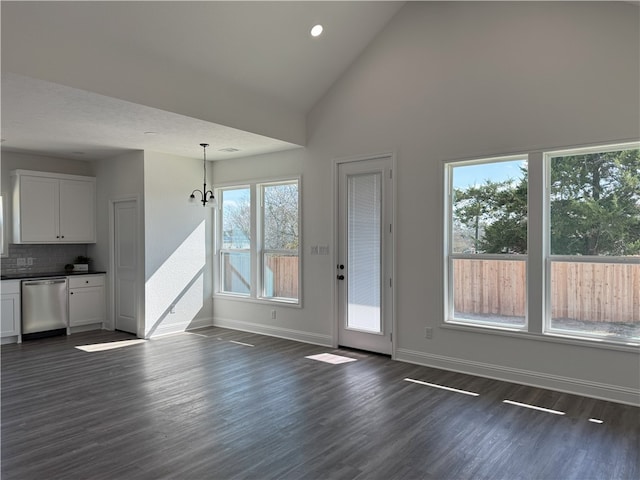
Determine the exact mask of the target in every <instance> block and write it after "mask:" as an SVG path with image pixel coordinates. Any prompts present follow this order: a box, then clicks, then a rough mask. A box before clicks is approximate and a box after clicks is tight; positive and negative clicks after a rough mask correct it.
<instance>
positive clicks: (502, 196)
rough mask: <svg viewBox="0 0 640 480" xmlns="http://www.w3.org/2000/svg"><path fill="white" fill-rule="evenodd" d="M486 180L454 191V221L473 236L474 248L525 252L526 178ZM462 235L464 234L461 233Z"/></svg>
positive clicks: (485, 250) (480, 250)
mask: <svg viewBox="0 0 640 480" xmlns="http://www.w3.org/2000/svg"><path fill="white" fill-rule="evenodd" d="M523 172H524V174H525V175H524V178H523V179H521V180H520V181H518V182H515V181H514V180H506V181H502V182H494V181H492V180H485V182H484V183H483V184H481V185H473V186H470V187H468V188H466V189H464V190H462V189H455V191H454V208H453V214H454V222H455V223H456V224H457V225H460V226H462V227H464V228H466V230H467V232H469V233H466V235H467V236H471V237H472V245H473V251H474V252H476V253H478V252H483V253H527V180H526V170H523ZM463 235H465V234H464V233H463Z"/></svg>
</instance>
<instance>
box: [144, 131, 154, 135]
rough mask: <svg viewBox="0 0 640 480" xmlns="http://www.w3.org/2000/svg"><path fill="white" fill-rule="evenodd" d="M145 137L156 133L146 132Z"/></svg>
mask: <svg viewBox="0 0 640 480" xmlns="http://www.w3.org/2000/svg"><path fill="white" fill-rule="evenodd" d="M144 134H145V135H155V134H156V132H144Z"/></svg>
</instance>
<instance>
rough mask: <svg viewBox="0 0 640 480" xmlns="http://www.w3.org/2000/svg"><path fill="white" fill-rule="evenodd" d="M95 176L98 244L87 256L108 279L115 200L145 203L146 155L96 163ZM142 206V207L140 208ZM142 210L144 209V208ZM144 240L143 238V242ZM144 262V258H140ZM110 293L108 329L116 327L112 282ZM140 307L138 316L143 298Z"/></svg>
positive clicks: (139, 152) (90, 248) (109, 275)
mask: <svg viewBox="0 0 640 480" xmlns="http://www.w3.org/2000/svg"><path fill="white" fill-rule="evenodd" d="M94 170H95V176H96V223H97V232H96V233H97V242H96V243H95V244H93V245H90V246H89V249H88V255H89V257H91V258H92V259H93V266H92V267H93V268H94V269H95V270H104V271H106V272H107V275H108V278H109V279H111V278H112V277H111V275H112V272H111V263H110V262H111V260H110V248H111V245H110V235H111V232H110V230H109V228H110V227H109V221H110V220H109V218H110V215H111V211H110V210H111V208H112V206H111V205H112V204H111V203H110V202H112V201H113V200H119V199H123V198H137V199H138V201H139V202H141V204H142V203H144V198H143V194H144V179H143V177H144V153H143V152H142V151H135V152H130V153H124V154H121V155H118V156H115V157H113V158H108V159H103V160H96V161H95V162H94ZM141 206H142V205H141ZM141 211H142V209H141ZM140 217H141V218H139V219H138V221H139V222H140V225H141V228H140V229H141V230H142V225H143V224H144V217H143V216H142V215H140ZM140 241H143V239H140ZM140 260H141V261H143V260H144V259H140ZM139 283H140V285H139V287H138V292H144V279H143V278H142V275H141V276H140V279H139ZM108 285H109V289H108V292H107V293H108V294H107V299H109V300H108V301H107V322H105V328H107V329H113V328H114V323H113V322H114V317H113V303H112V299H113V297H112V295H111V282H108ZM139 300H140V305H139V306H138V312H139V315H142V314H143V311H144V309H143V305H142V298H140V299H139Z"/></svg>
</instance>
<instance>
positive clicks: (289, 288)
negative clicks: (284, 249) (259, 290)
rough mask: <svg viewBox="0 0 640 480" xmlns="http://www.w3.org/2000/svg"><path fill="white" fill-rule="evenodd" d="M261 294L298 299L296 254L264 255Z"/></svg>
mask: <svg viewBox="0 0 640 480" xmlns="http://www.w3.org/2000/svg"><path fill="white" fill-rule="evenodd" d="M263 290H264V293H263V295H264V296H265V297H268V298H284V299H290V300H297V299H298V256H297V255H281V254H276V253H267V254H265V255H264V275H263Z"/></svg>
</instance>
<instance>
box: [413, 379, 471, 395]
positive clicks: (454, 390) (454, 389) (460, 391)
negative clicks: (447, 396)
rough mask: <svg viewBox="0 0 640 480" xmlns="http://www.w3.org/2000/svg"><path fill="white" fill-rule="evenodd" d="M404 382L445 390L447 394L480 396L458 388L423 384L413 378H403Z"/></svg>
mask: <svg viewBox="0 0 640 480" xmlns="http://www.w3.org/2000/svg"><path fill="white" fill-rule="evenodd" d="M404 380H405V381H406V382H411V383H417V384H418V385H426V386H427V387H433V388H439V389H441V390H447V391H449V392H456V393H462V394H464V395H470V396H472V397H478V396H480V394H479V393H476V392H470V391H468V390H460V389H458V388H453V387H446V386H444V385H438V384H436V383H428V382H423V381H421V380H414V379H413V378H405V379H404Z"/></svg>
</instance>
